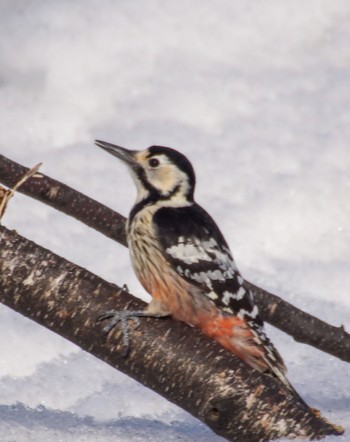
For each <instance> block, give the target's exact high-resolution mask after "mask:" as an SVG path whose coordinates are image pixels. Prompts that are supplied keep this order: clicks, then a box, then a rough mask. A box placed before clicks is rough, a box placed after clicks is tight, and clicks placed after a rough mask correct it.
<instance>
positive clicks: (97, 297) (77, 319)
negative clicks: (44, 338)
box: [0, 227, 341, 442]
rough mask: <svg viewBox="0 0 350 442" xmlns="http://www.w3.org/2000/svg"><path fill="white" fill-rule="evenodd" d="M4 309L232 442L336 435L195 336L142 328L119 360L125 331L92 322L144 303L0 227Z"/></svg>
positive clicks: (175, 328) (158, 324) (145, 322)
mask: <svg viewBox="0 0 350 442" xmlns="http://www.w3.org/2000/svg"><path fill="white" fill-rule="evenodd" d="M0 244H1V247H0V301H1V302H2V303H4V304H6V305H7V306H9V307H11V308H12V309H14V310H16V311H18V312H20V313H22V314H24V315H25V316H27V317H29V318H31V319H33V320H34V321H36V322H38V323H39V324H42V325H44V326H45V327H47V328H49V329H50V330H53V331H54V332H56V333H58V334H60V335H62V336H64V337H65V338H67V339H69V340H70V341H72V342H74V343H75V344H77V345H79V346H80V347H81V348H83V349H84V350H86V351H88V352H89V353H91V354H93V355H95V356H96V357H98V358H100V359H102V360H103V361H105V362H107V363H108V364H110V365H112V366H113V367H115V368H117V369H119V370H121V371H123V372H125V373H127V374H128V375H129V376H131V377H133V378H134V379H136V380H138V381H139V382H141V383H142V384H144V385H146V386H147V387H149V388H152V389H153V390H155V391H157V392H158V393H159V394H161V395H162V396H164V397H165V398H167V399H168V400H169V401H171V402H173V403H175V404H177V405H179V406H180V407H182V408H183V409H185V410H187V411H188V412H190V413H191V414H192V415H193V416H195V417H197V418H199V419H200V420H201V421H203V422H204V423H206V424H207V425H208V426H209V427H210V428H212V429H213V431H214V432H216V433H217V434H219V435H221V436H223V437H225V438H226V439H227V440H229V441H232V442H233V441H234V442H262V441H267V440H274V439H277V438H280V437H289V438H296V437H299V438H310V439H319V438H322V437H324V436H326V435H328V434H341V430H340V429H336V428H335V427H334V426H332V425H331V424H329V423H327V422H326V421H325V420H323V419H322V418H320V417H318V416H316V415H315V414H314V413H313V412H312V411H311V410H310V409H309V408H308V407H307V406H306V405H305V404H304V403H302V402H300V401H299V400H298V399H297V398H295V397H294V396H293V395H291V394H290V393H289V392H288V391H286V390H285V388H284V387H283V386H282V385H281V384H280V383H279V382H278V381H277V380H274V379H270V378H269V377H267V376H264V375H261V374H259V373H258V372H257V371H255V370H253V369H251V368H250V367H248V366H246V365H245V364H244V363H242V362H241V361H240V360H239V359H238V358H236V357H235V356H234V355H232V354H231V353H229V352H228V351H226V350H225V349H224V348H222V347H221V346H220V345H219V344H217V343H216V342H215V341H212V340H210V339H209V338H207V337H206V336H204V335H202V333H200V331H198V330H196V329H194V328H191V327H189V326H187V325H185V324H181V323H179V322H176V321H173V320H171V319H163V320H155V319H152V318H148V319H142V320H141V323H140V325H139V326H138V327H137V329H135V330H134V331H133V332H132V333H131V336H130V341H131V342H130V344H131V347H130V352H129V354H128V357H127V358H125V357H123V355H122V354H123V342H122V336H121V330H120V329H118V328H116V329H115V330H114V331H113V332H112V334H111V335H110V336H109V338H108V339H107V340H106V339H105V337H104V336H103V334H102V331H101V328H102V326H101V325H98V324H96V318H97V317H98V316H99V315H100V314H101V313H103V312H104V311H105V310H106V309H110V308H115V309H117V310H118V309H125V308H126V307H127V308H130V309H135V310H139V309H142V308H143V307H144V303H143V302H142V301H140V300H138V299H136V298H134V297H133V296H131V295H130V294H128V293H125V292H124V291H122V290H121V289H120V288H119V287H117V286H116V285H113V284H109V283H107V282H105V281H103V280H102V279H101V278H99V277H97V276H95V275H93V274H92V273H90V272H88V271H87V270H85V269H83V268H81V267H78V266H76V265H75V264H72V263H70V262H68V261H66V260H64V259H63V258H60V257H59V256H57V255H55V254H53V253H52V252H50V251H48V250H46V249H44V248H42V247H40V246H38V245H36V244H34V243H33V242H31V241H28V240H26V239H25V238H23V237H21V236H19V235H18V234H16V233H15V232H14V231H10V230H7V229H6V228H5V227H0Z"/></svg>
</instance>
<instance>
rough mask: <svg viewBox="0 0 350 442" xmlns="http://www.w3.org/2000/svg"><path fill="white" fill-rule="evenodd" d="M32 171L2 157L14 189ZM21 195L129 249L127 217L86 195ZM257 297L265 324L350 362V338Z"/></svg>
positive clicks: (30, 191) (46, 188)
mask: <svg viewBox="0 0 350 442" xmlns="http://www.w3.org/2000/svg"><path fill="white" fill-rule="evenodd" d="M27 171H28V169H27V168H26V167H23V166H21V165H20V164H18V163H15V162H14V161H11V160H9V159H8V158H5V157H4V156H2V155H0V182H2V183H3V184H5V185H7V186H8V187H13V186H14V185H15V184H16V183H17V182H18V181H19V180H20V178H21V177H22V176H23V175H24V174H25V173H26V172H27ZM19 191H20V192H22V193H24V194H25V195H28V196H30V197H32V198H35V199H37V200H39V201H41V202H43V203H45V204H48V205H49V206H51V207H54V208H56V209H57V210H60V211H61V212H64V213H66V214H67V215H70V216H72V217H74V218H76V219H78V220H79V221H81V222H83V223H85V224H86V225H88V226H90V227H92V228H94V229H96V230H97V231H99V232H100V233H102V234H104V235H106V236H107V237H109V238H111V239H113V240H115V241H117V242H119V243H120V244H122V245H124V246H126V238H125V217H124V216H123V215H120V214H119V213H117V212H114V211H113V210H111V209H109V208H108V207H106V206H104V205H102V204H100V203H98V202H97V201H94V200H93V199H91V198H89V197H87V196H86V195H84V194H82V193H80V192H78V191H76V190H74V189H72V188H70V187H68V186H66V185H65V184H62V183H60V182H59V181H56V180H53V179H52V178H49V177H47V176H45V175H42V176H41V178H31V179H29V180H27V181H26V182H25V183H23V184H22V186H21V188H20V189H19ZM246 284H247V286H248V287H249V288H251V289H253V290H254V292H255V293H256V297H255V299H256V303H257V304H258V306H259V309H260V314H261V317H262V319H263V320H264V321H266V322H269V323H270V324H271V325H273V326H275V327H277V328H279V329H280V330H282V331H284V332H285V333H287V334H289V335H290V336H292V337H293V338H294V339H295V340H296V341H297V342H301V343H304V344H308V345H312V346H313V347H315V348H318V349H319V350H321V351H324V352H327V353H329V354H331V355H333V356H335V357H337V358H339V359H342V360H343V361H346V362H350V334H349V333H347V332H346V331H345V330H344V328H343V327H342V326H340V327H334V326H332V325H330V324H327V323H325V322H324V321H321V320H320V319H318V318H316V317H314V316H312V315H310V314H308V313H306V312H303V311H302V310H300V309H298V308H296V307H294V306H293V305H292V304H289V303H288V302H286V301H284V300H282V299H281V298H279V297H278V296H276V295H273V294H272V293H269V292H267V291H266V290H263V289H262V288H260V287H257V286H255V285H254V284H252V283H250V282H246Z"/></svg>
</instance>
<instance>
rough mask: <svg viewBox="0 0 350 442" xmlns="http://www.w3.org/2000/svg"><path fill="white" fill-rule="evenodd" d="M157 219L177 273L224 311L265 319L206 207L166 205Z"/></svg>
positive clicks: (159, 232)
mask: <svg viewBox="0 0 350 442" xmlns="http://www.w3.org/2000/svg"><path fill="white" fill-rule="evenodd" d="M153 222H154V227H155V229H156V231H157V237H158V240H159V241H160V244H161V246H162V248H163V250H162V251H163V254H164V256H165V258H166V260H167V261H168V262H169V264H170V265H171V266H172V267H173V268H174V269H175V270H176V271H177V273H179V274H180V275H181V276H182V277H183V278H185V279H186V280H187V281H189V282H191V283H192V284H194V285H196V286H198V287H201V289H202V290H203V293H205V295H207V296H208V297H209V298H210V299H211V300H212V301H213V303H214V304H215V305H216V306H217V307H219V308H220V309H221V310H222V311H223V312H226V313H228V314H234V315H239V316H242V317H243V316H244V317H249V319H253V320H256V321H257V322H258V323H261V321H260V319H259V318H258V310H257V307H256V306H255V305H254V302H253V297H252V294H251V292H250V291H248V290H246V289H245V288H244V286H243V282H244V280H243V278H242V276H241V275H240V273H239V271H238V269H237V267H236V265H235V262H234V260H233V257H232V254H231V252H230V249H229V247H228V245H227V243H226V241H225V239H224V237H223V235H222V233H221V232H220V230H219V228H218V227H217V225H216V223H215V222H214V220H213V219H212V218H211V217H210V215H209V214H208V213H207V212H206V211H205V210H204V209H202V208H201V207H200V206H199V205H197V204H192V205H190V206H184V207H179V208H174V207H162V208H160V209H159V210H158V211H157V212H156V213H155V215H154V218H153Z"/></svg>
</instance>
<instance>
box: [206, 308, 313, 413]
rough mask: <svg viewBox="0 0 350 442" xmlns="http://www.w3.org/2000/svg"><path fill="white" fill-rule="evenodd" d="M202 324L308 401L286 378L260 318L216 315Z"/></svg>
mask: <svg viewBox="0 0 350 442" xmlns="http://www.w3.org/2000/svg"><path fill="white" fill-rule="evenodd" d="M201 328H202V331H203V332H204V333H205V334H206V335H208V336H210V337H211V338H213V339H215V340H216V341H218V342H220V344H221V345H223V346H224V347H225V348H227V349H228V350H230V351H231V352H232V353H234V354H235V355H236V356H238V357H239V358H240V359H242V360H243V361H244V362H245V363H246V364H248V365H250V366H251V367H253V368H255V369H256V370H258V371H260V372H262V373H265V374H267V375H270V376H273V377H275V378H277V379H279V380H280V382H282V384H283V385H284V386H285V387H286V388H287V389H288V390H289V391H290V392H291V393H292V394H293V395H294V396H295V397H297V398H298V399H299V400H300V401H301V402H302V403H304V404H305V405H307V404H306V403H305V401H304V400H303V399H302V398H301V397H300V395H299V394H298V393H297V391H296V390H295V389H294V387H293V386H292V384H291V383H290V382H289V380H288V379H287V377H286V371H287V370H286V366H285V365H284V362H283V359H282V357H281V355H280V354H279V353H278V351H277V350H276V348H275V347H274V345H273V344H272V343H271V341H270V340H269V338H268V337H267V336H266V334H265V332H264V329H263V326H262V323H261V322H260V321H259V320H258V321H257V320H256V319H255V320H251V319H250V318H249V319H242V318H240V317H238V316H231V315H228V316H224V315H218V316H216V317H215V318H211V319H210V320H208V321H207V322H206V323H205V324H202V327H201Z"/></svg>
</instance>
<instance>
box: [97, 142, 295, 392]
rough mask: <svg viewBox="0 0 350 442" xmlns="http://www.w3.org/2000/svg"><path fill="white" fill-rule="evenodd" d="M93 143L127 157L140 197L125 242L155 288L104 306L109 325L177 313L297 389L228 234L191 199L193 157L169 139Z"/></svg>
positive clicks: (134, 262)
mask: <svg viewBox="0 0 350 442" xmlns="http://www.w3.org/2000/svg"><path fill="white" fill-rule="evenodd" d="M95 143H96V145H97V146H99V147H101V148H102V149H104V150H105V151H107V152H109V153H110V154H112V155H114V156H115V157H117V158H119V159H120V160H121V161H122V162H124V163H125V164H126V165H127V166H128V168H129V170H130V172H131V175H132V177H133V179H134V182H135V185H136V189H137V198H136V203H135V205H134V207H133V208H132V210H131V212H130V215H129V218H128V220H127V224H126V236H127V243H128V246H129V250H130V256H131V262H132V265H133V268H134V270H135V273H136V275H137V277H138V279H139V281H140V282H141V284H142V285H143V287H144V288H145V290H146V291H147V292H148V293H150V294H151V295H152V300H151V302H150V303H149V304H148V306H147V308H146V309H145V310H144V311H123V312H119V311H110V312H107V313H106V314H104V315H103V316H102V317H101V319H104V320H106V319H109V322H108V323H107V325H106V327H105V329H104V330H105V331H106V332H107V333H108V332H109V331H110V330H111V329H112V328H113V327H114V326H115V325H116V324H117V323H118V322H119V321H121V322H122V325H123V329H124V331H125V330H126V325H125V324H126V320H127V319H128V318H135V317H141V316H150V317H164V316H172V317H173V318H174V319H177V320H179V321H183V322H185V323H187V324H190V325H192V326H195V327H198V328H200V329H201V330H202V332H203V333H205V334H206V335H208V336H209V337H211V338H212V339H215V340H216V341H218V342H219V343H220V344H221V345H222V346H224V347H225V348H227V349H228V350H229V351H231V352H232V353H234V354H235V355H236V356H238V357H239V358H240V359H242V360H243V361H244V362H245V363H247V364H248V365H250V366H251V367H253V368H254V369H256V370H258V371H260V372H263V373H266V374H269V375H272V376H274V377H276V378H278V379H279V380H280V381H281V382H282V383H283V384H284V385H285V386H286V387H288V389H289V390H291V391H292V392H293V393H295V394H297V393H296V392H295V390H294V388H293V387H292V386H291V384H290V382H289V381H288V380H287V378H286V375H285V373H286V367H285V365H284V362H283V360H282V358H281V356H280V354H279V353H278V351H277V350H276V348H275V347H274V345H273V344H272V343H271V341H270V340H269V338H268V337H267V336H266V334H265V331H264V327H263V322H262V320H261V318H260V317H259V312H258V307H257V305H256V304H255V303H254V294H253V293H252V291H251V290H249V289H247V288H246V287H245V284H244V279H243V277H242V276H241V274H240V272H239V270H238V269H237V266H236V264H235V261H234V259H233V256H232V253H231V251H230V248H229V246H228V244H227V242H226V241H225V238H224V236H223V235H222V233H221V231H220V230H219V228H218V226H217V225H216V223H215V222H214V220H213V219H212V218H211V216H210V215H209V214H208V213H207V212H206V211H205V210H204V209H203V208H202V207H201V206H199V205H198V204H197V203H196V202H195V200H194V190H195V182H196V179H195V173H194V170H193V167H192V164H191V163H190V161H189V160H188V159H187V158H186V157H185V156H184V155H183V154H181V153H180V152H178V151H176V150H175V149H171V148H169V147H162V146H151V147H149V148H147V149H145V150H141V151H136V150H128V149H125V148H123V147H120V146H116V145H114V144H110V143H107V142H105V141H99V140H96V141H95ZM298 397H299V395H298Z"/></svg>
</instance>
